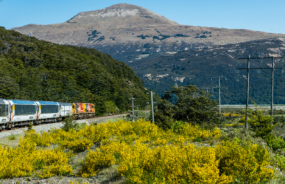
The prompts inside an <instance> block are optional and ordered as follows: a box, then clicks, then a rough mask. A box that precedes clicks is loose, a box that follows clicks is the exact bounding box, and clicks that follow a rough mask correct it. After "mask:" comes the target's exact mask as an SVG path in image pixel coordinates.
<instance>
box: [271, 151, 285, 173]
mask: <svg viewBox="0 0 285 184" xmlns="http://www.w3.org/2000/svg"><path fill="white" fill-rule="evenodd" d="M272 163H273V164H274V166H276V167H278V168H279V169H281V170H285V157H284V156H282V155H278V154H275V155H274V156H273V158H272Z"/></svg>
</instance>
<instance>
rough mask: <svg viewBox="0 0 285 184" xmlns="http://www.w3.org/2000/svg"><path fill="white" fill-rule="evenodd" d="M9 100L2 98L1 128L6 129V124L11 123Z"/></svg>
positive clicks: (0, 106) (0, 100)
mask: <svg viewBox="0 0 285 184" xmlns="http://www.w3.org/2000/svg"><path fill="white" fill-rule="evenodd" d="M9 107H10V105H9V102H8V101H7V100H4V99H0V124H1V126H0V130H2V129H5V125H6V124H7V123H9V120H10V116H9Z"/></svg>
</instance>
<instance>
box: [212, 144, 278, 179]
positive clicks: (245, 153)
mask: <svg viewBox="0 0 285 184" xmlns="http://www.w3.org/2000/svg"><path fill="white" fill-rule="evenodd" d="M216 157H217V159H218V160H219V169H220V172H221V173H226V174H227V175H233V176H235V178H237V179H238V180H240V181H241V182H247V183H260V182H262V181H268V180H270V179H272V178H273V177H274V170H273V169H270V168H267V166H269V165H270V163H269V159H270V157H269V154H268V151H267V150H266V149H264V148H263V147H262V146H260V145H257V144H252V143H250V142H248V143H246V144H244V145H243V146H241V145H239V144H238V143H237V142H223V143H222V144H219V145H218V146H217V148H216Z"/></svg>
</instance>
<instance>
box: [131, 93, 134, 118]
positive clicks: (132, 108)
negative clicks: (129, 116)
mask: <svg viewBox="0 0 285 184" xmlns="http://www.w3.org/2000/svg"><path fill="white" fill-rule="evenodd" d="M134 99H135V98H133V97H132V98H131V100H132V113H133V122H135V111H134Z"/></svg>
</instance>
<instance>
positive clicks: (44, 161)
mask: <svg viewBox="0 0 285 184" xmlns="http://www.w3.org/2000/svg"><path fill="white" fill-rule="evenodd" d="M69 156H70V154H67V153H64V150H62V149H56V148H55V149H47V150H43V149H36V143H34V142H30V141H29V140H27V139H21V140H20V145H19V147H16V148H10V147H0V162H1V164H0V178H11V177H21V176H31V175H32V174H35V173H36V172H35V171H36V170H40V171H39V176H40V177H50V176H53V175H63V174H67V173H70V172H71V171H72V168H71V166H70V165H69V164H68V158H69Z"/></svg>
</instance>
